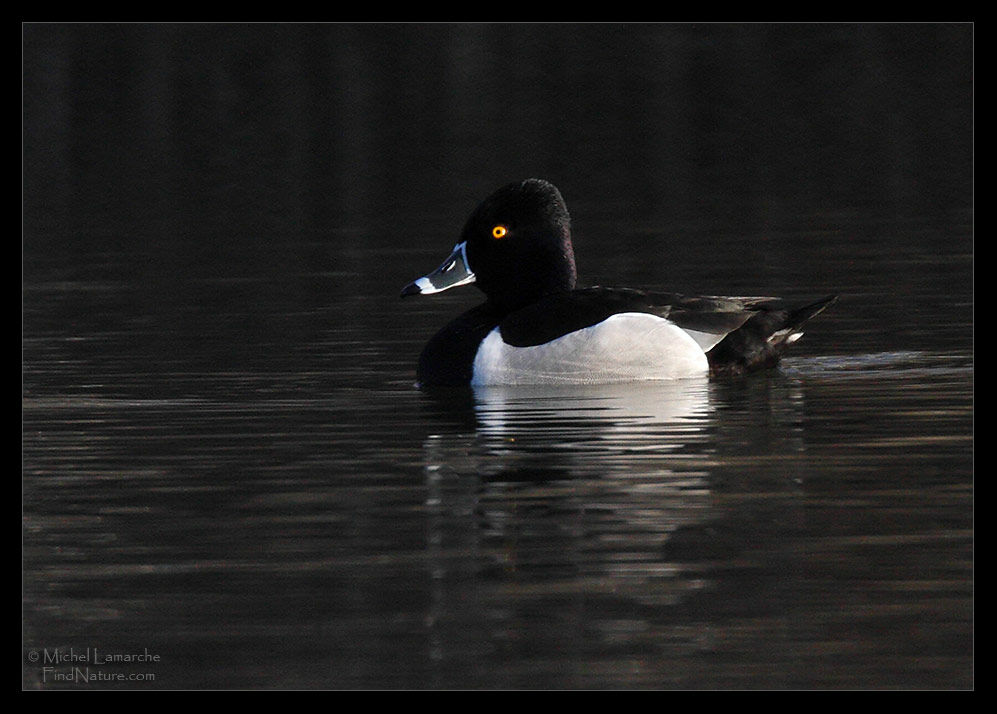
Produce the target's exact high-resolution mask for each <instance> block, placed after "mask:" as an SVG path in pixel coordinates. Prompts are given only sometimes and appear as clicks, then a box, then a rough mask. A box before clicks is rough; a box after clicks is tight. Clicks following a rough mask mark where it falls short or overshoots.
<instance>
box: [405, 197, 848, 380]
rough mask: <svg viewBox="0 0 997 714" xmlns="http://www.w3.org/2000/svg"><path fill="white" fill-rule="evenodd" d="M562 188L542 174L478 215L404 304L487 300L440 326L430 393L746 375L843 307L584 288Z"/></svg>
mask: <svg viewBox="0 0 997 714" xmlns="http://www.w3.org/2000/svg"><path fill="white" fill-rule="evenodd" d="M576 282H577V268H576V264H575V256H574V248H573V246H572V241H571V218H570V215H569V213H568V208H567V206H566V204H565V201H564V199H563V197H562V196H561V192H560V191H559V190H558V189H557V187H555V186H554V185H553V184H552V183H550V182H549V181H546V180H544V179H537V178H531V179H526V180H523V181H517V182H514V183H510V184H507V185H505V186H503V187H501V188H499V189H498V190H496V191H495V192H493V193H492V194H491V195H490V196H488V197H487V198H486V199H485V200H483V201H482V202H481V203H480V204H479V205H478V206H477V207H476V208H475V209H474V211H473V212H472V213H471V215H470V217H469V218H468V219H467V222H466V224H465V225H464V229H463V232H462V233H461V234H460V239H459V240H458V242H457V243H456V245H455V246H454V247H453V249H452V251H451V252H450V255H449V256H448V257H447V258H446V260H444V261H443V262H442V263H441V264H440V265H439V267H437V268H436V269H435V270H433V271H431V272H429V273H427V274H426V275H424V276H423V277H420V278H417V279H416V280H413V281H412V282H410V283H408V284H407V285H406V286H405V287H404V288H403V289H402V291H401V297H402V298H408V297H411V296H415V295H432V294H435V293H440V292H443V291H445V290H450V289H452V288H456V287H459V286H462V285H472V284H473V285H474V286H476V287H477V288H478V289H480V290H481V291H482V292H483V293H484V294H485V298H486V299H485V301H484V302H483V303H481V304H480V305H477V306H476V307H473V308H471V309H470V310H467V311H466V312H464V313H463V314H461V315H459V316H458V317H456V318H455V319H453V320H452V321H451V322H450V323H449V324H447V325H446V326H444V327H443V328H442V329H441V330H439V331H438V332H437V333H436V334H435V335H434V336H433V337H432V338H431V339H430V340H429V341H428V343H427V344H426V345H425V347H424V349H423V350H422V353H421V354H420V356H419V360H418V366H417V369H416V379H417V384H418V385H419V386H420V387H436V386H467V385H470V386H472V387H476V386H491V385H555V384H606V383H615V382H643V381H660V380H677V379H685V378H697V377H698V378H703V377H705V378H711V377H720V376H736V375H743V374H746V373H748V372H752V371H756V370H760V369H766V368H771V367H773V366H775V365H776V364H777V363H778V362H779V359H780V357H781V356H782V354H783V353H784V352H785V350H786V348H787V347H788V346H789V345H791V344H792V343H794V342H796V340H798V339H799V338H800V336H801V335H802V334H803V330H802V328H803V325H804V324H805V323H807V322H808V321H809V320H810V319H812V318H813V317H815V316H816V315H817V314H819V313H820V312H822V311H824V310H825V309H827V308H828V307H829V306H830V305H831V304H833V303H834V302H835V301H836V300H837V298H838V296H837V295H829V296H827V297H824V298H821V299H819V300H816V301H814V302H810V303H808V304H805V305H801V306H795V307H794V306H790V305H787V304H786V303H785V302H784V301H783V300H782V299H779V298H773V297H723V296H695V295H684V294H678V293H670V292H654V291H647V290H638V289H635V288H625V287H603V286H592V287H578V286H577V285H576Z"/></svg>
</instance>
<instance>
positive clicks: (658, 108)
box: [23, 24, 973, 277]
mask: <svg viewBox="0 0 997 714" xmlns="http://www.w3.org/2000/svg"><path fill="white" fill-rule="evenodd" d="M972 66H973V27H972V25H971V24H901V25H892V24H858V25H854V24H830V25H828V24H804V25H799V24H774V25H768V24H747V25H724V24H705V25H698V24H678V25H657V24H637V25H602V24H591V25H589V24H582V25H572V24H567V25H546V24H539V25H535V24H474V25H447V24H412V25H408V24H401V25H380V24H368V25H349V24H345V25H341V24H325V25H293V24H291V25H265V24H264V25H199V24H183V25H170V24H153V25H142V24H137V25H136V24H126V25H107V24H99V25H86V24H76V25H63V24H28V25H25V26H24V28H23V107H24V109H23V126H24V131H23V174H24V238H25V240H24V243H25V250H26V252H27V253H28V254H29V255H30V254H31V253H33V252H34V251H41V250H59V251H64V252H67V253H68V255H67V257H70V256H71V254H72V252H73V251H80V250H88V249H92V248H94V247H95V246H108V247H111V248H113V249H116V250H121V249H125V250H131V249H138V250H142V251H151V252H152V253H154V254H156V255H157V256H159V257H162V258H164V259H169V260H176V258H175V256H173V254H174V253H176V252H177V251H183V252H186V253H193V254H194V255H197V256H201V257H202V258H204V259H206V260H207V263H204V262H202V261H200V260H196V261H192V263H191V265H190V266H188V267H196V266H200V267H201V268H203V269H211V268H209V267H208V266H210V265H211V262H212V259H213V257H217V255H218V253H217V252H216V251H221V252H222V254H223V255H226V256H229V255H231V254H235V253H237V254H238V255H239V256H240V257H241V259H243V260H252V259H253V257H254V256H255V257H257V258H258V259H259V260H261V261H262V262H264V263H266V262H267V261H268V260H269V259H270V257H271V253H270V251H271V250H272V249H273V248H275V247H277V246H280V247H282V248H285V247H286V246H288V245H289V244H291V243H294V242H296V241H298V240H299V239H300V238H301V237H302V236H309V237H312V236H322V237H325V238H326V239H328V240H330V241H338V242H339V243H340V244H343V243H351V244H353V243H363V242H365V241H372V240H390V241H394V242H395V243H396V244H397V245H399V246H404V245H410V244H412V243H419V242H421V241H426V240H436V237H435V236H432V235H428V234H427V232H426V229H427V228H432V229H438V228H439V227H440V225H445V226H449V227H450V228H451V229H452V231H453V232H454V233H455V232H456V231H457V230H459V227H460V225H461V223H462V221H463V218H464V216H465V215H466V214H467V213H468V212H469V210H470V208H471V207H473V205H474V203H476V202H477V201H478V200H480V198H482V197H483V196H484V195H485V194H487V193H488V192H490V191H491V190H493V189H494V188H495V187H497V186H498V185H501V184H502V183H505V182H507V181H512V180H517V179H521V178H525V177H527V176H533V175H542V176H543V177H545V178H548V179H550V180H552V181H554V182H555V183H556V184H557V185H558V186H559V187H560V188H561V189H562V192H563V193H564V195H565V196H566V198H567V200H568V203H569V207H572V208H573V209H574V211H573V212H574V214H575V217H576V225H578V224H580V223H581V222H582V221H581V220H580V219H583V218H584V219H586V220H592V221H594V220H595V219H597V218H599V217H600V216H617V215H620V214H623V215H625V216H626V217H627V219H628V220H629V221H631V222H632V224H633V225H638V226H639V225H644V224H652V225H656V226H675V225H680V224H681V222H683V221H685V222H696V221H709V222H713V223H720V224H721V225H728V226H739V227H741V228H742V229H743V230H744V231H745V232H746V233H750V232H752V231H754V230H755V229H757V228H759V227H765V226H770V225H772V224H773V223H775V224H780V223H784V222H786V221H788V220H792V219H798V217H800V216H816V215H821V216H823V217H824V222H825V223H831V224H833V223H834V222H835V220H836V217H840V216H841V215H842V214H850V215H854V214H856V213H860V214H862V215H863V216H866V217H867V216H870V215H875V216H878V217H885V218H888V219H896V218H897V217H906V218H917V217H921V216H926V215H931V216H939V215H945V214H946V212H952V211H966V210H967V209H969V208H970V207H971V205H972V197H973V191H972V185H973V184H972V179H973V168H972V158H973V123H972V122H973V92H972V90H973V73H972ZM449 239H450V236H446V237H441V238H440V245H441V246H442V248H441V250H442V249H443V248H445V247H446V244H447V242H448V241H449ZM731 249H736V246H731ZM942 249H944V248H943V247H942ZM303 259H304V258H303ZM29 277H30V273H29Z"/></svg>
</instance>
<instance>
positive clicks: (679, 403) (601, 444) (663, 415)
mask: <svg viewBox="0 0 997 714" xmlns="http://www.w3.org/2000/svg"><path fill="white" fill-rule="evenodd" d="M708 389H709V384H708V382H707V381H706V380H705V379H683V380H674V381H668V382H656V383H654V384H635V383H625V384H589V385H573V386H565V385H557V386H550V385H544V386H537V385H529V386H526V385H524V386H488V387H476V388H475V389H474V395H475V413H476V415H477V422H478V435H479V437H481V438H483V439H484V440H485V443H487V444H489V445H491V446H492V449H493V450H494V449H505V448H506V445H508V444H509V443H511V442H510V440H513V439H514V440H517V441H518V442H519V443H521V444H522V443H524V442H525V443H531V442H533V443H535V442H541V443H545V444H546V445H547V447H548V448H551V449H554V450H556V451H559V452H570V451H571V450H572V449H579V448H585V447H586V446H587V447H588V448H591V447H592V446H593V445H595V446H597V447H598V448H600V449H607V448H609V449H612V448H620V449H627V450H628V451H632V450H634V449H641V448H647V449H651V450H654V451H659V452H661V451H669V450H673V449H675V448H678V447H679V446H681V445H682V440H683V439H686V438H694V435H695V434H696V433H697V432H698V431H701V430H702V428H703V426H704V424H705V421H706V419H707V418H708V416H709V391H708ZM554 433H557V434H559V435H560V438H557V439H553V438H552V434H554ZM580 436H581V437H584V438H585V441H586V444H584V445H583V444H580V443H578V441H577V438H578V437H580ZM567 458H570V457H567Z"/></svg>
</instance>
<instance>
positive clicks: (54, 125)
mask: <svg viewBox="0 0 997 714" xmlns="http://www.w3.org/2000/svg"><path fill="white" fill-rule="evenodd" d="M971 39H972V33H971V31H969V30H968V29H967V28H965V27H964V26H949V25H941V26H933V25H927V26H921V25H918V26H880V27H878V28H877V27H875V26H869V27H866V26H802V27H801V26H773V27H767V26H746V27H738V26H642V27H639V28H626V27H624V26H607V27H603V28H602V29H601V30H600V28H599V27H598V26H561V27H558V28H554V29H549V31H546V32H545V31H544V30H543V28H542V27H538V26H487V25H485V26H436V25H432V26H404V25H402V26H390V27H380V28H379V27H374V26H371V27H364V26H342V25H333V26H308V27H300V26H279V27H270V26H246V27H236V26H216V27H213V28H212V27H208V26H187V27H184V26H170V25H159V26H111V27H108V26H82V25H81V26H59V25H47V26H32V27H30V28H28V29H26V30H25V33H24V47H25V63H24V73H25V100H24V101H25V142H24V154H25V168H24V173H25V230H24V242H23V263H22V272H23V283H22V321H23V324H22V474H23V480H22V515H23V540H22V543H23V565H22V569H23V576H22V579H23V585H22V593H23V610H22V622H23V637H22V639H23V645H24V652H25V656H24V660H23V665H22V682H23V685H24V686H25V687H26V688H40V689H74V690H78V689H87V688H91V689H92V688H125V689H150V688H162V689H202V688H203V689H225V688H253V689H255V688H265V689H277V688H280V689H287V688H305V689H313V688H373V689H381V688H388V689H391V688H409V689H425V688H440V689H459V688H467V689H483V688H494V689H540V688H549V689H575V688H605V689H624V688H664V689H880V688H885V689H891V688H905V689H911V688H917V689H923V688H927V689H935V688H937V689H960V688H970V687H972V686H973V683H974V679H973V668H974V658H973V631H974V618H973V609H974V577H973V572H974V571H973V555H974V554H973V543H974V536H973V533H974V519H973V473H974V471H973V466H974V464H973V434H974V415H973V389H974V356H973V238H972V212H971V200H970V197H971V187H972V182H971V176H972V171H971V160H970V159H971V156H972V151H971V145H972V143H971V138H972V132H971V126H972V121H971V116H972V113H971V106H972V102H971V51H970V50H968V49H967V48H971ZM511 47H518V48H522V49H520V50H518V54H517V61H516V62H509V61H508V57H507V56H504V54H503V51H504V50H507V49H508V48H511ZM581 47H584V48H585V49H584V50H581V49H579V48H581ZM967 58H970V59H967ZM870 68H871V69H870ZM517 88H518V90H519V93H518V94H514V93H510V92H511V90H513V89H517ZM513 96H515V97H518V100H519V101H520V102H521V103H520V104H519V105H518V106H517V107H516V108H517V109H518V110H519V112H518V114H516V116H517V117H518V118H517V119H516V120H511V119H508V115H505V114H503V113H502V111H503V110H506V109H508V108H509V100H510V97H513ZM586 98H587V99H586ZM773 102H778V111H776V110H775V109H774V107H775V105H774V104H773ZM583 107H584V108H586V111H585V112H584V113H582V112H581V109H582V108H583ZM565 109H567V110H570V111H568V112H567V113H565V112H564V111H562V110H565ZM503 117H506V118H503ZM650 126H653V127H656V131H650V130H649V129H648V127H650ZM529 175H542V176H546V177H547V178H550V179H551V180H553V181H555V183H558V184H559V185H560V186H561V189H562V191H563V192H564V194H565V198H566V199H567V201H568V204H569V207H570V208H571V209H572V214H573V218H574V229H575V236H576V238H575V250H576V254H577V256H578V260H579V272H580V276H581V280H582V282H583V283H585V284H610V285H625V286H632V287H648V288H658V289H663V290H672V291H679V292H688V293H696V292H699V293H707V294H724V293H726V294H748V295H758V294H762V295H764V294H774V295H781V296H784V297H787V298H790V299H799V300H800V301H804V300H809V299H813V298H815V297H819V296H822V295H826V294H830V293H840V294H841V296H842V297H841V300H840V301H839V302H838V303H837V304H836V305H835V306H834V307H833V308H832V309H831V310H829V311H828V312H826V313H824V314H822V315H821V316H820V317H819V318H817V319H816V320H815V321H814V322H813V323H812V325H811V327H810V329H808V331H807V334H806V335H805V337H804V338H803V339H802V340H801V341H799V342H798V343H796V344H795V345H794V350H793V352H792V353H791V354H790V356H789V358H788V359H787V360H786V361H785V362H784V363H783V364H782V365H781V366H780V367H779V368H778V369H776V370H771V371H769V372H765V373H761V374H757V375H753V376H750V377H748V378H745V379H738V380H729V381H728V380H721V381H706V380H702V381H700V380H682V381H679V382H675V383H663V384H650V385H618V386H612V387H597V386H591V387H579V388H557V389H553V388H549V389H543V390H541V389H536V388H517V389H511V388H489V389H479V390H476V391H472V390H469V389H468V390H452V391H446V392H433V393H429V392H422V391H419V390H418V389H416V388H415V387H414V381H415V364H416V360H417V358H418V354H419V350H420V349H421V347H422V345H423V344H424V343H425V341H426V340H427V339H428V338H429V337H430V336H431V335H432V333H433V332H434V331H435V330H436V329H438V328H439V327H440V326H442V325H443V324H444V323H445V322H446V321H447V320H448V319H451V318H452V317H453V316H455V315H456V314H458V313H459V312H460V311H461V310H464V309H467V308H469V307H471V306H472V305H474V304H475V303H476V302H477V301H478V300H479V299H480V296H479V294H478V293H477V292H476V290H475V289H474V288H473V287H467V288H463V289H460V290H454V291H451V292H447V293H445V294H443V295H439V296H433V297H427V298H425V299H412V300H406V301H404V302H402V301H400V300H399V298H398V291H399V289H400V288H401V287H402V286H403V285H404V284H405V283H407V282H408V281H409V280H411V279H413V278H415V277H418V276H419V275H422V274H424V273H425V272H426V271H427V270H429V269H431V268H432V267H435V265H437V264H438V263H439V260H440V259H441V258H442V257H443V256H444V255H445V254H446V251H447V250H449V248H450V247H451V246H452V245H453V243H454V242H455V240H456V237H457V235H458V233H459V230H460V228H461V226H462V223H463V220H464V218H465V216H466V214H467V213H468V212H469V211H470V210H471V208H473V206H474V203H475V202H476V201H477V200H478V199H480V198H481V197H483V195H484V194H485V193H487V192H488V191H490V190H492V189H493V188H495V187H497V186H498V185H500V184H501V183H503V182H504V181H506V180H511V179H514V178H523V177H525V176H529ZM88 648H89V650H88ZM94 649H96V650H97V652H98V653H99V654H113V653H144V652H148V653H151V654H154V655H156V656H158V657H159V659H158V660H155V661H152V662H124V663H107V662H106V661H105V662H103V663H97V662H93V661H91V662H83V663H82V664H81V666H82V667H83V668H85V667H86V665H89V671H90V673H92V674H93V673H97V672H100V673H103V674H109V675H110V674H120V675H122V676H124V677H126V679H123V680H122V681H109V680H100V681H90V682H81V681H79V680H78V679H77V680H75V681H69V680H67V676H68V675H67V670H69V669H70V668H69V666H68V665H66V663H65V662H62V663H46V662H45V657H46V656H50V655H52V654H54V653H59V654H62V655H66V654H68V653H71V652H72V653H76V654H77V655H79V654H80V653H90V654H92V652H93V650H94ZM35 657H37V658H38V659H37V660H36V659H34V658H35ZM92 659H93V658H92V657H91V660H92ZM46 667H48V669H46ZM136 675H141V676H142V678H138V677H136ZM146 675H151V678H150V677H149V676H146ZM60 676H61V678H60Z"/></svg>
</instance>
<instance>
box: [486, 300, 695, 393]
mask: <svg viewBox="0 0 997 714" xmlns="http://www.w3.org/2000/svg"><path fill="white" fill-rule="evenodd" d="M708 372H709V363H708V362H707V360H706V354H705V353H704V352H703V348H702V347H700V345H699V344H697V342H696V340H694V339H693V338H692V337H691V336H690V335H689V334H688V333H687V332H686V331H685V330H683V329H681V328H680V327H677V326H676V325H675V324H674V323H672V322H669V321H668V320H666V319H664V318H661V317H657V316H655V315H648V314H646V313H641V312H624V313H620V314H618V315H613V316H612V317H610V318H608V319H606V320H604V321H603V322H600V323H599V324H597V325H592V326H591V327H585V328H583V329H581V330H577V331H576V332H571V333H569V334H567V335H564V336H563V337H559V338H557V339H556V340H552V341H551V342H548V343H546V344H543V345H536V346H534V347H512V346H510V345H507V344H506V343H505V342H503V341H502V335H501V333H500V332H499V329H498V328H495V329H494V330H492V331H491V332H490V333H489V334H488V336H487V337H485V339H484V340H482V342H481V346H480V347H479V348H478V353H477V355H476V356H475V358H474V375H473V377H472V380H471V384H473V385H497V384H604V383H610V382H636V381H649V380H664V379H682V378H685V377H696V376H701V375H704V374H707V373H708Z"/></svg>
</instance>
